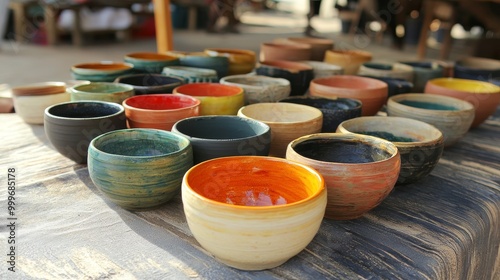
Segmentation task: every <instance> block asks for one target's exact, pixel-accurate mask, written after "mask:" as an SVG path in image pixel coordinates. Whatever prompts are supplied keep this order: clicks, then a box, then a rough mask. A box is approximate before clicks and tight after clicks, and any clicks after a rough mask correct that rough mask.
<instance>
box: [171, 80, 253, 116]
mask: <svg viewBox="0 0 500 280" xmlns="http://www.w3.org/2000/svg"><path fill="white" fill-rule="evenodd" d="M172 93H174V94H184V95H189V96H192V97H194V98H196V99H198V100H200V101H201V104H200V115H202V116H205V115H236V114H237V113H238V110H239V109H240V108H241V107H243V105H245V95H244V90H243V89H242V88H241V87H237V86H230V85H223V84H219V83H192V84H186V85H182V86H178V87H176V88H174V90H173V92H172Z"/></svg>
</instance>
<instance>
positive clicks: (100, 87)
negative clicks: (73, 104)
mask: <svg viewBox="0 0 500 280" xmlns="http://www.w3.org/2000/svg"><path fill="white" fill-rule="evenodd" d="M133 89H134V88H133V87H132V86H131V85H126V84H120V83H99V82H97V83H90V84H83V85H77V86H74V87H73V91H75V92H87V93H120V92H125V91H131V90H133Z"/></svg>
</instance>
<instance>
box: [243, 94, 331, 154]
mask: <svg viewBox="0 0 500 280" xmlns="http://www.w3.org/2000/svg"><path fill="white" fill-rule="evenodd" d="M238 116H241V117H246V118H250V119H254V120H257V121H261V122H263V123H265V124H267V125H269V127H270V128H271V149H270V151H269V155H271V156H276V157H285V152H286V147H287V145H288V143H290V141H292V140H293V139H295V138H298V137H300V136H303V135H307V134H312V133H318V132H321V127H322V125H323V113H321V111H320V110H319V109H316V108H314V107H311V106H307V105H301V104H293V103H285V102H283V103H281V102H280V103H257V104H251V105H247V106H245V107H242V108H241V109H240V110H239V111H238Z"/></svg>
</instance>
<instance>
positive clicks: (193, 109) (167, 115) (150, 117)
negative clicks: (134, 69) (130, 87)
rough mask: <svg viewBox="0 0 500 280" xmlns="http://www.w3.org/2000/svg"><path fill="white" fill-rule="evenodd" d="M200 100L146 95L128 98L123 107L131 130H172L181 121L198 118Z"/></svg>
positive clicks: (182, 96)
mask: <svg viewBox="0 0 500 280" xmlns="http://www.w3.org/2000/svg"><path fill="white" fill-rule="evenodd" d="M200 103H201V102H200V100H198V99H196V98H194V97H191V96H187V95H176V94H146V95H137V96H132V97H130V98H127V99H125V100H124V101H123V103H122V105H123V107H124V108H125V115H126V116H127V126H128V127H129V128H156V129H163V130H171V129H172V126H173V125H174V124H175V123H176V122H177V121H179V120H182V119H185V118H189V117H194V116H198V115H199V114H200Z"/></svg>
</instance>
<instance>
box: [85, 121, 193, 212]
mask: <svg viewBox="0 0 500 280" xmlns="http://www.w3.org/2000/svg"><path fill="white" fill-rule="evenodd" d="M192 165H193V154H192V149H191V144H190V143H189V140H187V139H186V138H184V137H182V136H180V135H178V134H174V133H171V132H169V131H164V130H156V129H122V130H115V131H111V132H108V133H105V134H102V135H99V136H97V137H96V138H94V140H92V142H90V147H89V152H88V170H89V175H90V178H91V179H92V182H94V184H95V186H96V187H97V188H98V189H99V190H100V191H101V192H102V193H103V194H104V196H106V197H107V198H108V199H109V200H110V201H112V202H113V203H115V204H117V205H119V206H121V207H123V208H125V209H128V210H144V209H150V208H154V207H157V206H160V205H162V204H164V203H166V202H168V201H169V200H170V199H172V198H173V197H174V196H175V195H177V194H178V193H179V191H180V188H181V183H182V176H184V174H185V173H186V171H188V170H189V168H191V167H192Z"/></svg>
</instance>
